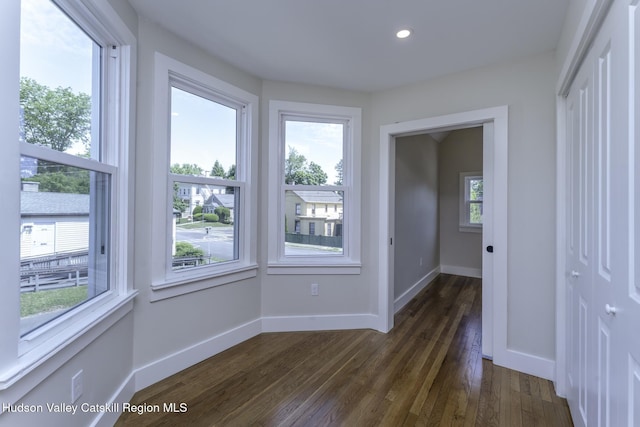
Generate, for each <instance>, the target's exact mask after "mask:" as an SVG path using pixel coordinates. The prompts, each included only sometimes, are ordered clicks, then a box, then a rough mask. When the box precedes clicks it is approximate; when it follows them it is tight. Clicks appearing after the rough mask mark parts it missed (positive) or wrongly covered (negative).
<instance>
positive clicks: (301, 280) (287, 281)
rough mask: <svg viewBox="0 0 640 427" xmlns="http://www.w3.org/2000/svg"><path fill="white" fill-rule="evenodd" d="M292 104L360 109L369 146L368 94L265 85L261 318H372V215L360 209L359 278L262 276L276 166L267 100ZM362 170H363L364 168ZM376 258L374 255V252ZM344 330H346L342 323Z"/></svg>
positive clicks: (364, 138) (260, 225)
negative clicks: (271, 170) (271, 155)
mask: <svg viewBox="0 0 640 427" xmlns="http://www.w3.org/2000/svg"><path fill="white" fill-rule="evenodd" d="M271 100H280V101H293V102H305V103H313V104H326V105H337V106H345V107H358V108H362V123H363V129H362V130H363V132H362V144H363V146H365V145H369V144H370V143H371V133H370V129H371V126H370V123H371V122H370V118H369V111H370V95H368V94H365V93H360V92H351V91H346V90H339V89H332V88H327V87H320V86H311V85H302V84H291V83H283V82H273V81H265V82H263V87H262V96H261V100H260V104H261V109H260V114H261V117H260V122H261V123H262V128H261V143H260V159H261V171H260V177H261V179H260V182H261V185H260V191H259V201H258V204H259V206H260V209H259V210H260V212H263V213H264V214H263V215H261V216H260V217H259V219H258V220H259V222H258V229H259V231H260V237H261V240H260V246H259V247H258V263H259V264H260V266H261V269H260V271H261V273H260V284H261V287H262V315H263V316H265V317H267V318H273V317H278V318H282V319H281V320H283V321H284V322H285V323H287V322H288V321H289V320H291V321H292V322H294V324H297V325H300V322H298V321H297V320H295V316H303V317H304V316H306V317H308V316H314V315H319V314H320V315H339V314H357V315H360V314H371V313H372V312H373V310H374V309H373V301H372V299H371V298H372V296H371V294H372V292H373V289H374V283H373V282H374V281H373V278H374V276H373V274H374V273H375V266H374V265H372V264H371V263H370V262H364V260H370V259H371V256H372V253H371V247H372V246H374V245H375V240H373V238H372V237H371V236H370V232H369V230H370V227H372V223H371V221H370V217H371V215H370V214H369V212H366V210H364V209H363V212H362V218H361V220H362V223H361V224H362V242H361V244H362V259H363V267H362V270H361V274H359V275H274V274H267V269H266V263H267V233H268V229H269V227H270V224H269V223H268V218H267V215H266V212H267V207H268V204H269V203H270V201H269V199H268V198H267V197H266V196H267V194H268V191H267V190H268V173H269V168H271V167H277V165H270V164H269V162H268V157H269V156H268V144H269V143H270V141H269V129H268V126H267V124H268V120H269V101H271ZM363 167H364V166H363ZM371 188H372V187H371V183H369V182H365V181H363V182H362V193H363V194H362V197H363V199H364V198H366V197H367V194H369V192H370V191H371ZM374 253H375V252H374ZM311 283H317V284H318V285H319V295H318V296H313V297H312V296H311V292H310V287H311ZM344 326H348V323H345V324H344Z"/></svg>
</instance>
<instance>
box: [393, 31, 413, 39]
mask: <svg viewBox="0 0 640 427" xmlns="http://www.w3.org/2000/svg"><path fill="white" fill-rule="evenodd" d="M410 35H411V30H410V29H408V28H405V29H402V30H400V31H398V32H397V33H396V37H397V38H399V39H406V38H407V37H409V36H410Z"/></svg>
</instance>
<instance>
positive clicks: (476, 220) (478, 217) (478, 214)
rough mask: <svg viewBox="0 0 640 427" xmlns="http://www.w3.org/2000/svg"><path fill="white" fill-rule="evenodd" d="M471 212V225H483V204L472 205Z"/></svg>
mask: <svg viewBox="0 0 640 427" xmlns="http://www.w3.org/2000/svg"><path fill="white" fill-rule="evenodd" d="M469 211H470V215H469V224H482V203H471V205H470V206H469Z"/></svg>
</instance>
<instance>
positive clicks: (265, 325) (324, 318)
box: [262, 314, 379, 332]
mask: <svg viewBox="0 0 640 427" xmlns="http://www.w3.org/2000/svg"><path fill="white" fill-rule="evenodd" d="M378 323H379V320H378V316H377V315H375V314H334V315H318V316H269V317H263V318H262V332H295V331H331V330H342V329H377V327H378Z"/></svg>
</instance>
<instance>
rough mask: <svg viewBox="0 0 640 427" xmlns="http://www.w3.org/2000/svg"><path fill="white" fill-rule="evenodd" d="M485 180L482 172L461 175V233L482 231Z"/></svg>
mask: <svg viewBox="0 0 640 427" xmlns="http://www.w3.org/2000/svg"><path fill="white" fill-rule="evenodd" d="M482 195H483V180H482V173H481V172H464V173H461V174H460V231H473V232H480V231H482Z"/></svg>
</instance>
